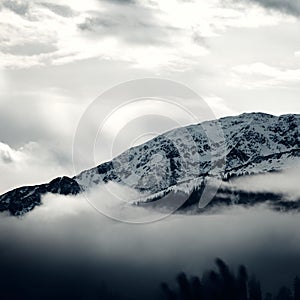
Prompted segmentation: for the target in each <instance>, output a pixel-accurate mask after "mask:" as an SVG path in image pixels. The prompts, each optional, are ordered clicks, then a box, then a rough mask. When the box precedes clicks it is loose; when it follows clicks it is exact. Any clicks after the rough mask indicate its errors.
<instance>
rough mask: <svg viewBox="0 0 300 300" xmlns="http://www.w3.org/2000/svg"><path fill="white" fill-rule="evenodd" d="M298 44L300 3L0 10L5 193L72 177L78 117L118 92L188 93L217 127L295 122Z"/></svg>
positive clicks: (112, 3)
mask: <svg viewBox="0 0 300 300" xmlns="http://www.w3.org/2000/svg"><path fill="white" fill-rule="evenodd" d="M299 33H300V1H299V0H198V1H197V0H195V1H189V0H170V1H169V0H163V1H158V0H86V1H82V0H59V1H58V0H52V1H51V0H49V1H47V2H43V1H42V0H40V1H37V0H31V1H25V0H20V1H17V0H0V68H1V69H0V122H1V123H0V142H2V143H1V144H0V172H1V174H6V176H5V177H6V179H2V178H1V181H2V182H1V184H0V193H1V192H2V191H4V190H7V189H9V188H11V187H13V186H16V185H21V184H28V183H36V182H37V180H38V178H39V181H41V182H42V181H44V180H48V179H50V178H51V177H54V176H57V175H62V174H68V175H71V174H72V172H73V169H72V163H71V161H72V139H73V136H74V132H75V130H76V126H77V124H78V121H79V119H80V117H81V115H82V114H83V112H84V111H85V109H86V107H87V106H88V104H89V103H91V102H92V101H93V100H94V99H95V98H96V97H97V96H98V95H99V94H101V93H102V92H103V91H104V90H106V89H109V88H110V87H112V86H114V85H116V84H119V83H121V82H123V81H128V80H131V79H138V78H144V77H157V78H167V79H171V80H175V81H178V82H181V83H184V84H185V85H187V86H188V87H190V88H191V89H192V90H194V91H196V92H197V93H198V94H199V95H200V96H202V97H203V98H204V99H205V100H206V101H207V103H208V105H209V106H210V107H211V108H212V109H213V110H214V112H215V114H216V116H218V117H219V116H225V115H235V114H239V113H242V112H250V111H264V112H269V113H274V114H283V113H300V101H299V98H298V97H299V91H300V34H299ZM195 110H196V109H195ZM163 129H164V130H165V128H163ZM147 130H148V131H149V132H153V130H151V124H150V127H149V128H148V129H147ZM158 131H159V130H158ZM155 132H157V129H156V131H155ZM22 164H23V165H22ZM20 166H22V167H20ZM45 166H48V168H47V169H46V170H45ZM25 170H26V171H25ZM28 170H31V171H32V172H31V173H32V174H35V175H34V176H31V175H28V173H29V172H28Z"/></svg>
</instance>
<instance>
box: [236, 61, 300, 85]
mask: <svg viewBox="0 0 300 300" xmlns="http://www.w3.org/2000/svg"><path fill="white" fill-rule="evenodd" d="M232 70H233V78H234V79H233V81H232V84H233V85H245V86H248V87H249V88H252V87H266V86H276V87H287V86H289V85H296V84H298V83H299V81H300V69H297V68H295V69H282V68H279V67H274V66H270V65H267V64H265V63H262V62H257V63H253V64H249V65H238V66H235V67H233V68H232Z"/></svg>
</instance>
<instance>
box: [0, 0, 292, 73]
mask: <svg viewBox="0 0 300 300" xmlns="http://www.w3.org/2000/svg"><path fill="white" fill-rule="evenodd" d="M76 3H77V2H76ZM76 3H75V4H76ZM75 4H74V3H71V1H69V2H68V1H64V2H63V3H61V2H59V3H58V2H57V3H56V2H55V1H54V2H53V3H52V2H51V3H39V2H36V1H32V2H22V3H20V2H19V1H17V0H6V1H5V2H4V3H3V5H2V10H1V11H0V16H1V27H0V28H1V29H0V37H1V48H0V51H1V52H0V58H1V60H0V61H1V66H2V68H29V67H32V66H43V65H47V64H54V65H56V64H58V65H59V64H66V63H70V62H73V61H76V60H82V59H88V58H94V57H96V58H99V59H101V60H116V61H125V62H128V63H130V64H131V65H132V66H134V67H138V68H142V69H148V68H150V69H153V68H154V69H160V68H161V67H168V68H169V69H170V70H175V71H176V70H181V71H182V70H185V69H186V68H188V67H190V66H191V65H194V63H195V60H197V59H199V58H201V57H202V56H203V55H204V56H205V55H207V54H208V53H209V49H208V48H209V47H207V43H206V39H207V38H210V37H217V36H219V35H220V34H222V33H223V32H225V31H226V30H228V29H230V28H258V27H260V26H274V25H276V24H278V23H279V22H282V21H287V20H286V18H285V19H284V18H283V17H282V16H281V15H276V14H266V13H265V11H264V10H263V9H261V8H259V7H256V6H250V7H248V6H247V4H245V3H242V2H241V3H240V4H236V5H234V6H233V5H230V4H229V3H227V4H226V3H225V4H221V2H220V1H218V0H211V1H208V2H203V1H175V2H174V1H163V2H162V1H146V0H143V1H142V0H140V1H137V2H132V3H129V4H124V5H123V4H120V2H115V3H109V2H108V1H107V2H106V1H99V2H98V3H97V2H96V1H88V2H85V6H84V7H83V6H82V5H79V4H78V5H79V6H78V5H77V4H76V5H75ZM79 9H80V10H79ZM108 15H109V18H107V16H108ZM33 49H34V50H33Z"/></svg>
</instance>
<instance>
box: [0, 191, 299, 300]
mask: <svg viewBox="0 0 300 300" xmlns="http://www.w3.org/2000/svg"><path fill="white" fill-rule="evenodd" d="M114 188H115V189H118V186H115V187H114ZM123 192H124V191H123ZM111 200H113V199H112V198H111V196H109V194H107V193H106V194H105V193H103V194H99V196H98V201H104V202H106V203H109V202H110V201H111ZM43 202H44V204H43V205H42V206H40V207H37V208H36V209H35V210H33V211H32V212H31V213H29V214H27V215H26V216H25V217H23V218H21V219H18V218H12V217H5V216H4V215H2V216H0V225H1V226H0V234H1V241H0V265H1V270H2V271H3V272H2V274H5V277H4V276H3V277H1V282H2V283H3V289H2V293H3V292H4V288H5V287H9V286H10V284H12V280H14V281H13V282H14V284H15V282H19V281H20V282H22V287H23V289H22V292H23V293H24V291H26V292H27V293H29V292H30V289H31V288H33V287H34V286H36V285H38V286H39V287H40V290H39V291H37V290H36V289H35V290H33V291H32V293H33V295H36V293H37V292H39V293H41V292H43V291H44V292H45V293H47V292H48V290H49V292H50V293H52V292H53V287H59V286H60V282H62V283H63V287H64V289H63V288H62V289H60V290H59V295H61V293H63V292H67V291H68V292H69V293H71V295H73V293H74V294H75V295H76V297H75V298H76V299H77V298H78V297H79V296H78V295H81V294H80V293H84V292H85V293H86V292H87V291H89V292H91V293H92V294H94V293H99V291H98V290H97V287H98V288H99V286H101V284H105V285H106V286H107V288H108V289H109V290H113V291H115V292H120V293H122V295H123V296H124V295H126V296H127V298H134V299H135V298H136V299H148V298H149V299H159V294H158V289H159V284H160V283H161V282H162V281H171V280H172V279H173V278H174V276H175V275H176V274H177V273H178V272H180V271H185V272H187V273H188V274H189V275H198V274H201V273H202V272H203V271H204V270H205V269H207V268H211V267H212V263H213V260H214V258H215V257H222V258H223V259H224V260H226V261H227V262H228V263H229V264H230V265H232V266H236V265H238V264H240V263H243V264H245V265H246V266H247V267H248V269H249V272H250V273H252V272H254V273H255V274H256V275H257V276H258V277H259V278H260V279H261V281H262V282H263V289H264V290H266V291H273V289H275V290H277V287H278V285H279V284H282V283H283V282H286V281H288V282H292V279H293V277H294V276H295V275H296V274H297V273H298V272H299V268H300V265H299V261H300V260H299V258H300V256H299V250H300V247H299V245H300V240H299V234H298V231H299V225H300V219H299V214H280V213H276V212H271V211H268V210H266V209H264V208H262V207H260V208H255V209H244V208H231V209H227V210H225V211H223V212H222V213H219V214H215V215H196V216H187V215H173V216H170V217H169V218H167V219H165V220H162V221H160V222H154V223H150V224H144V225H132V224H125V223H119V222H116V221H113V220H111V219H109V218H107V217H105V216H103V215H102V214H99V213H98V212H96V211H95V210H94V209H93V208H92V207H91V206H90V205H89V203H88V202H87V201H86V199H85V198H84V197H78V196H77V197H69V196H66V197H63V196H57V195H47V196H45V198H44V199H43ZM114 209H117V207H114ZM140 212H141V211H140V210H139V209H138V208H137V210H136V214H137V215H138V214H139V213H140ZM119 213H122V212H121V211H120V212H119ZM224 224H226V226H224ZM280 262H282V263H280ZM29 266H30V267H29ZM5 270H18V271H17V272H15V273H14V274H15V276H7V272H5ZM29 270H31V271H29ZM274 270H276V271H274ZM26 272H27V274H28V272H29V273H30V276H29V277H28V276H23V275H24V274H26ZM41 278H43V279H44V280H43V281H42V280H41ZM60 280H61V281H60ZM45 282H47V283H48V285H45ZM136 282H138V284H136ZM4 283H6V284H4ZM33 283H34V284H33ZM79 283H80V284H79ZM43 288H44V289H43ZM17 291H19V290H18V289H17ZM20 291H21V290H20ZM34 292H35V294H34ZM26 295H28V294H26ZM30 295H31V294H30ZM46 296H47V295H46ZM47 297H48V296H47ZM85 297H86V294H85ZM28 298H30V297H29V296H28ZM36 298H37V296H35V297H32V298H30V299H36ZM40 298H43V299H44V297H40ZM72 298H73V297H72ZM81 298H82V297H81ZM46 299H48V298H46ZM91 299H93V298H92V297H91ZM122 299H123V298H122Z"/></svg>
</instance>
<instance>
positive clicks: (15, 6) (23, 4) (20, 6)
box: [2, 0, 29, 15]
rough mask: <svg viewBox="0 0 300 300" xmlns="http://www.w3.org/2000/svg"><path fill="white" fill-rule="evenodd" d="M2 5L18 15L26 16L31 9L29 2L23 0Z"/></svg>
mask: <svg viewBox="0 0 300 300" xmlns="http://www.w3.org/2000/svg"><path fill="white" fill-rule="evenodd" d="M2 5H3V7H5V8H7V9H9V10H11V11H13V12H14V13H16V14H18V15H25V14H26V13H27V12H28V9H29V4H28V2H27V1H21V0H5V1H3V2H2Z"/></svg>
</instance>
